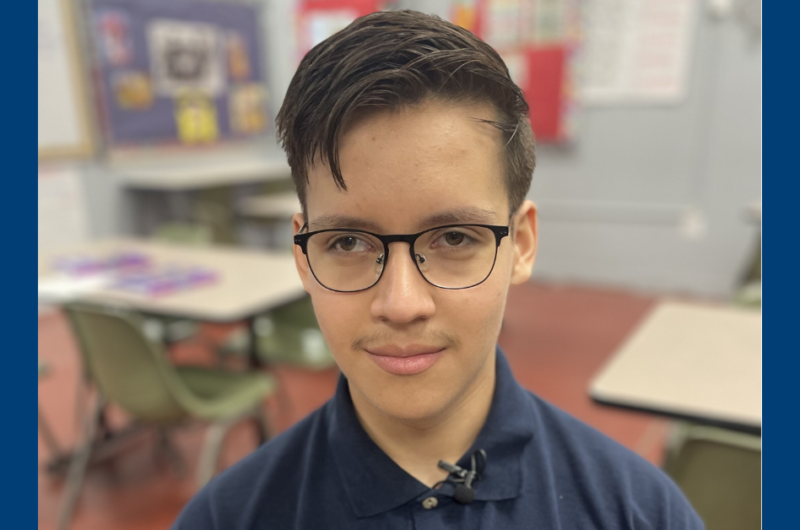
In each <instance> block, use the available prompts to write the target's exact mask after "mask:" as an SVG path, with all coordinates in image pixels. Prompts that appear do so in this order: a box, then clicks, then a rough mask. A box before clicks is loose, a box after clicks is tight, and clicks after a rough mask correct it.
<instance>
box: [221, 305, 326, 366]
mask: <svg viewBox="0 0 800 530" xmlns="http://www.w3.org/2000/svg"><path fill="white" fill-rule="evenodd" d="M255 335H256V341H257V342H256V346H257V352H258V356H259V358H260V359H261V360H262V361H263V362H264V363H265V364H289V365H294V366H299V367H303V368H308V369H310V370H326V369H328V368H331V367H332V366H335V365H336V361H335V360H334V358H333V355H332V354H331V352H330V350H329V349H328V346H327V344H326V343H325V338H324V337H323V336H322V332H321V331H320V329H319V324H318V323H317V318H316V316H315V315H314V307H313V305H312V304H311V298H310V297H309V296H305V297H303V298H300V299H299V300H296V301H294V302H290V303H289V304H286V305H284V306H282V307H280V308H277V309H273V310H272V311H270V312H268V313H265V314H263V315H260V316H259V317H258V318H256V321H255ZM249 346H250V339H249V335H248V334H247V333H244V332H241V333H237V334H234V335H233V336H231V337H230V338H229V340H227V341H226V342H225V343H224V344H223V346H222V348H220V354H222V355H229V354H239V355H242V354H243V352H246V351H248V348H249Z"/></svg>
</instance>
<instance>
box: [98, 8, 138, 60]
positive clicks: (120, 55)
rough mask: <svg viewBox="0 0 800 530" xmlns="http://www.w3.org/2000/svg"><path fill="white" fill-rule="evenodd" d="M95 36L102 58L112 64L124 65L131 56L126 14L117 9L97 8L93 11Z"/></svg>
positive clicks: (131, 50) (128, 25)
mask: <svg viewBox="0 0 800 530" xmlns="http://www.w3.org/2000/svg"><path fill="white" fill-rule="evenodd" d="M94 22H95V38H96V41H97V48H98V51H99V52H100V54H101V55H102V57H103V59H104V60H105V61H106V62H107V63H108V64H110V65H113V66H125V65H126V64H128V63H129V62H130V61H131V59H132V58H133V42H132V39H131V32H130V23H129V19H128V16H127V15H126V14H125V13H124V12H122V11H117V10H110V9H109V10H106V9H103V10H99V11H98V12H96V13H95V21H94Z"/></svg>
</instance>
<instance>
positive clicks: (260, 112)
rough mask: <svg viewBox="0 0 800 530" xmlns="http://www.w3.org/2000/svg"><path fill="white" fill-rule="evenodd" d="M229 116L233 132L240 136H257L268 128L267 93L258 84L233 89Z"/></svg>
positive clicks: (230, 96)
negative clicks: (256, 134)
mask: <svg viewBox="0 0 800 530" xmlns="http://www.w3.org/2000/svg"><path fill="white" fill-rule="evenodd" d="M228 97H229V98H230V107H229V115H230V118H231V130H233V131H234V132H236V133H238V134H255V133H258V132H261V131H263V130H264V129H265V128H266V127H267V114H266V112H265V110H264V109H266V108H267V91H266V89H265V88H264V87H263V86H262V85H260V84H258V83H249V84H244V85H239V86H235V87H233V88H232V89H231V91H230V95H229V96H228Z"/></svg>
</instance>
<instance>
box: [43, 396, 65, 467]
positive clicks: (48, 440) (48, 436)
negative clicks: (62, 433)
mask: <svg viewBox="0 0 800 530" xmlns="http://www.w3.org/2000/svg"><path fill="white" fill-rule="evenodd" d="M37 412H38V415H39V433H40V434H41V435H42V440H44V444H45V445H46V446H47V450H48V451H49V452H50V457H51V458H52V459H54V460H55V459H57V458H58V457H59V456H61V455H62V452H61V446H60V445H58V441H57V440H56V437H55V435H54V434H53V431H51V430H50V425H48V424H47V420H45V418H44V415H43V414H42V408H41V407H39V406H37Z"/></svg>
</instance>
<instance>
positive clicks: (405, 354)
mask: <svg viewBox="0 0 800 530" xmlns="http://www.w3.org/2000/svg"><path fill="white" fill-rule="evenodd" d="M446 349H447V348H437V347H428V346H416V345H415V346H410V347H407V348H400V347H396V346H386V347H381V348H373V349H369V350H366V352H367V353H368V354H369V357H370V359H372V360H373V361H374V362H375V364H377V365H378V366H379V367H381V368H383V369H384V370H386V371H387V372H389V373H390V374H394V375H415V374H420V373H422V372H424V371H425V370H427V369H428V368H430V367H431V366H433V365H434V364H436V361H438V360H439V358H440V357H441V356H442V354H443V352H444V351H445V350H446Z"/></svg>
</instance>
